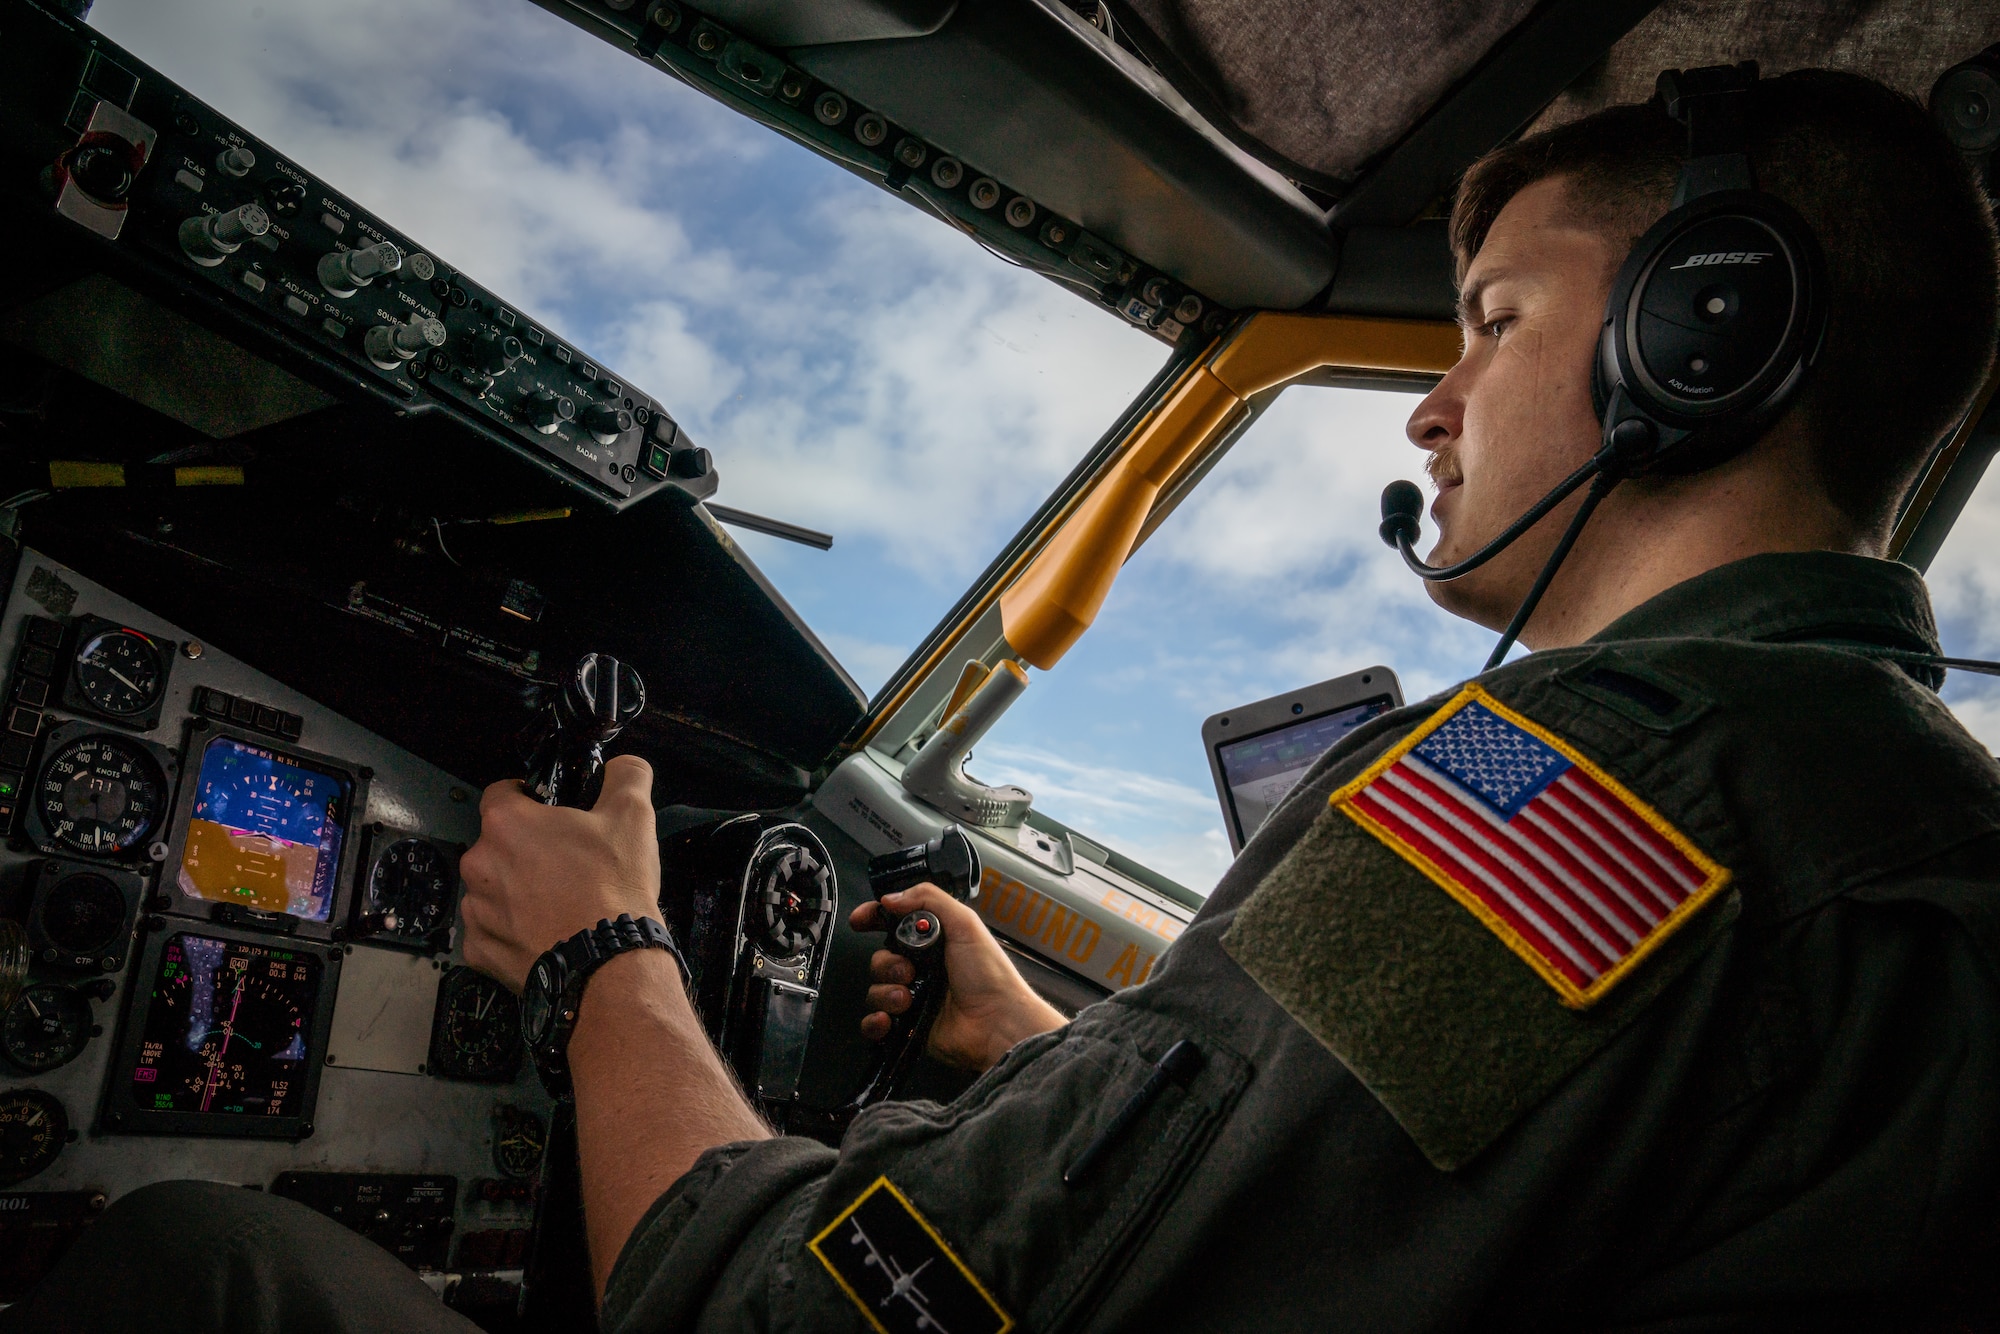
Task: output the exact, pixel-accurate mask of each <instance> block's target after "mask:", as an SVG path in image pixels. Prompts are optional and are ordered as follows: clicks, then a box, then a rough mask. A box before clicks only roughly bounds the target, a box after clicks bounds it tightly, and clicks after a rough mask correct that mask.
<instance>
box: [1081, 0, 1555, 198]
mask: <svg viewBox="0 0 2000 1334" xmlns="http://www.w3.org/2000/svg"><path fill="white" fill-rule="evenodd" d="M1113 8H1114V13H1116V12H1119V11H1122V12H1123V16H1124V17H1125V19H1126V20H1127V23H1128V26H1130V27H1132V28H1135V29H1136V30H1135V31H1132V32H1130V33H1129V35H1130V36H1131V37H1132V38H1133V40H1134V43H1135V44H1136V45H1138V46H1139V47H1140V48H1141V49H1142V50H1145V51H1146V53H1147V54H1148V55H1149V56H1151V57H1153V58H1154V59H1155V61H1156V62H1157V63H1158V64H1159V65H1160V67H1161V73H1162V74H1164V75H1166V76H1167V78H1168V79H1169V80H1170V81H1171V82H1173V83H1174V84H1176V85H1177V86H1178V87H1179V88H1180V91H1181V93H1182V95H1183V96H1185V97H1187V98H1188V100H1189V101H1190V102H1193V103H1194V104H1195V105H1196V106H1197V107H1200V108H1201V109H1202V110H1203V111H1204V112H1205V113H1206V114H1208V115H1210V116H1211V117H1224V118H1226V121H1223V122H1219V123H1221V124H1227V125H1233V126H1234V127H1235V129H1236V130H1237V131H1239V132H1240V136H1241V137H1242V139H1244V140H1247V141H1248V142H1245V143H1244V147H1245V148H1247V149H1249V150H1250V151H1251V152H1254V153H1256V154H1257V156H1259V157H1262V158H1263V159H1264V160H1265V161H1267V162H1269V163H1270V164H1271V165H1272V166H1274V167H1276V168H1277V169H1278V170H1280V171H1282V172H1284V173H1285V174H1287V175H1288V176H1291V177H1293V178H1294V179H1296V180H1300V181H1303V182H1305V183H1306V184H1309V185H1316V186H1318V187H1320V188H1322V189H1330V190H1333V191H1335V192H1338V191H1339V190H1340V189H1341V188H1343V187H1344V186H1346V185H1348V184H1351V183H1352V182H1353V181H1354V179H1355V178H1356V177H1357V176H1359V175H1360V174H1361V172H1362V170H1363V169H1364V168H1365V167H1366V166H1367V165H1368V164H1369V162H1370V161H1371V160H1372V159H1374V158H1375V157H1376V156H1377V155H1378V154H1380V153H1381V152H1382V151H1383V150H1384V149H1386V148H1388V147H1389V146H1391V145H1392V144H1394V143H1395V142H1396V141H1397V140H1398V139H1400V138H1401V137H1402V136H1403V135H1404V133H1406V132H1407V131H1408V130H1409V128H1410V127H1411V126H1412V125H1414V124H1415V123H1416V122H1417V120H1418V119H1419V118H1421V117H1422V116H1423V114H1424V113H1425V112H1426V111H1428V110H1430V108H1431V107H1432V106H1434V105H1436V103H1437V102H1438V101H1439V100H1440V99H1442V98H1443V97H1444V95H1445V94H1446V93H1447V92H1448V91H1450V89H1451V87H1452V86H1453V85H1454V84H1456V83H1457V82H1458V81H1459V80H1460V79H1462V78H1464V77H1465V76H1466V75H1467V74H1468V73H1470V72H1471V71H1472V69H1473V67H1474V66H1476V65H1477V64H1478V63H1479V62H1480V61H1481V60H1482V59H1483V58H1484V57H1485V56H1486V54H1487V52H1488V51H1490V50H1492V48H1493V47H1494V45H1495V44H1496V43H1498V42H1499V41H1500V39H1501V38H1503V37H1505V36H1506V35H1507V34H1508V33H1509V32H1511V31H1513V29H1514V27H1515V26H1516V25H1517V24H1519V23H1520V22H1521V20H1523V19H1525V18H1526V17H1527V16H1528V15H1529V14H1530V13H1531V12H1532V11H1533V10H1534V8H1535V0H1121V3H1119V4H1116V5H1114V7H1113Z"/></svg>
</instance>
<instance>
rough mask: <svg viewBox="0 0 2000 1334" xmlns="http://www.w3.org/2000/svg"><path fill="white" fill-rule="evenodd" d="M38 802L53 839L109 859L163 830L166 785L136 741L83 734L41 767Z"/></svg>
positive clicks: (158, 769)
mask: <svg viewBox="0 0 2000 1334" xmlns="http://www.w3.org/2000/svg"><path fill="white" fill-rule="evenodd" d="M35 803H36V806H37V808H38V810H39V811H40V813H41V817H42V823H43V824H44V825H45V826H46V827H47V829H48V831H49V836H50V837H51V838H53V839H55V840H56V841H57V842H58V843H61V844H63V845H64V846H66V847H71V848H74V849H76V850H77V851H78V852H87V853H92V854H95V855H98V856H105V855H110V854H114V853H120V852H125V851H127V850H129V849H131V848H133V847H136V846H138V845H139V844H141V843H143V842H145V840H146V838H147V836H148V835H150V834H151V833H152V832H153V831H154V830H155V829H157V828H158V827H159V824H160V819H161V817H162V816H163V815H165V813H166V808H167V781H166V779H165V778H164V777H162V776H161V774H160V766H159V765H157V764H155V763H154V762H153V757H152V756H151V755H148V754H147V753H146V751H145V749H144V748H143V747H141V746H139V745H138V744H137V743H135V742H131V741H127V740H125V739H124V738H122V737H115V736H107V735H103V734H99V735H97V736H85V737H79V738H78V739H76V740H75V741H72V742H70V743H69V744H68V745H66V746H64V747H63V748H62V749H61V750H58V751H57V752H56V753H55V754H53V755H51V756H50V757H49V758H48V761H47V762H46V763H45V764H43V766H42V773H41V777H40V778H39V779H37V780H36V783H35Z"/></svg>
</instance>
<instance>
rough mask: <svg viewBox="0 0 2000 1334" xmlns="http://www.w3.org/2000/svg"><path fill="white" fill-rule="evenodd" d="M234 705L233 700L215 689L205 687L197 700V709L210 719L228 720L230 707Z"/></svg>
mask: <svg viewBox="0 0 2000 1334" xmlns="http://www.w3.org/2000/svg"><path fill="white" fill-rule="evenodd" d="M233 703H235V701H234V700H233V699H231V698H230V697H229V696H228V695H225V694H224V693H223V692H222V691H220V690H217V689H216V688H215V687H213V686H203V687H202V688H201V692H200V695H199V697H198V698H197V699H196V700H195V708H196V709H198V710H199V711H200V712H202V713H203V714H205V715H207V716H208V717H210V718H227V717H228V716H229V706H230V705H231V704H233Z"/></svg>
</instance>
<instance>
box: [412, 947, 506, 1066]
mask: <svg viewBox="0 0 2000 1334" xmlns="http://www.w3.org/2000/svg"><path fill="white" fill-rule="evenodd" d="M434 1033H435V1036H436V1043H435V1045H434V1047H433V1050H432V1055H433V1058H434V1064H435V1065H436V1069H435V1070H434V1071H433V1073H435V1074H439V1075H443V1076H444V1077H445V1078H447V1079H473V1080H480V1081H494V1082H503V1083H504V1082H506V1081H508V1080H511V1079H512V1078H513V1077H514V1072H515V1071H517V1070H519V1069H520V1068H521V1007H520V1005H519V1004H518V1003H517V1002H516V1001H515V1000H514V996H513V993H511V992H509V991H508V990H507V988H505V987H503V986H501V985H500V984H499V983H498V982H495V981H494V980H493V979H492V978H490V977H488V976H486V975H485V974H484V973H478V972H474V971H473V970H472V969H470V968H454V969H453V970H452V971H451V972H450V973H448V974H447V975H446V976H445V980H444V983H443V985H442V986H441V987H440V988H439V993H438V1019H437V1024H436V1027H435V1029H434Z"/></svg>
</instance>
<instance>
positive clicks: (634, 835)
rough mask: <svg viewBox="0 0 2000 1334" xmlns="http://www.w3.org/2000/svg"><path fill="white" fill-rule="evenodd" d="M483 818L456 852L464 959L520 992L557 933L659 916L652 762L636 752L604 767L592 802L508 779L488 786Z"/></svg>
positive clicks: (558, 936) (568, 934)
mask: <svg viewBox="0 0 2000 1334" xmlns="http://www.w3.org/2000/svg"><path fill="white" fill-rule="evenodd" d="M479 823H480V830H479V841H478V842H477V843H475V844H473V845H472V847H471V849H470V850H469V851H467V852H466V854H465V856H464V857H463V858H461V859H460V861H459V872H460V874H461V875H463V876H464V878H465V899H464V901H463V902H462V903H461V904H460V906H459V915H460V920H461V921H463V922H464V923H465V961H466V962H467V963H469V964H471V965H472V966H473V967H474V968H477V969H479V970H480V971H481V972H483V973H488V974H490V975H491V976H493V977H494V978H497V979H498V980H499V981H501V982H504V983H506V984H507V985H508V986H510V987H512V988H513V989H514V990H515V991H519V990H520V989H521V988H522V987H523V986H524V985H525V984H526V982H527V980H528V970H529V969H530V968H532V967H533V966H534V963H535V960H536V959H538V958H540V957H541V955H542V952H543V951H544V950H546V949H548V948H550V947H551V946H553V945H555V944H556V943H557V942H559V941H563V940H567V939H569V937H571V936H573V935H575V934H576V933H577V932H579V931H582V930H586V929H587V928H589V927H593V926H596V925H597V923H598V922H599V920H601V919H603V918H606V917H616V916H618V914H620V913H631V914H632V916H634V917H654V918H657V917H658V916H659V915H660V845H659V841H658V838H657V836H656V835H655V832H654V824H653V770H652V766H651V765H649V764H647V763H646V762H645V761H644V760H642V759H639V758H638V757H637V756H633V755H619V756H616V757H614V758H613V759H612V760H611V761H609V762H608V763H607V764H606V765H605V766H604V791H603V792H602V793H600V794H599V795H598V798H597V804H596V805H595V806H593V807H592V808H591V809H589V810H587V811H579V810H571V809H568V808H565V807H561V806H544V805H543V804H542V803H541V802H539V801H536V800H535V799H534V798H533V797H530V796H529V795H528V794H527V793H526V792H525V791H523V790H522V787H521V784H520V783H519V782H518V781H515V780H509V781H507V782H501V783H495V784H494V785H493V786H492V787H489V788H487V789H486V795H485V796H484V797H482V798H481V799H480V802H479Z"/></svg>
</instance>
